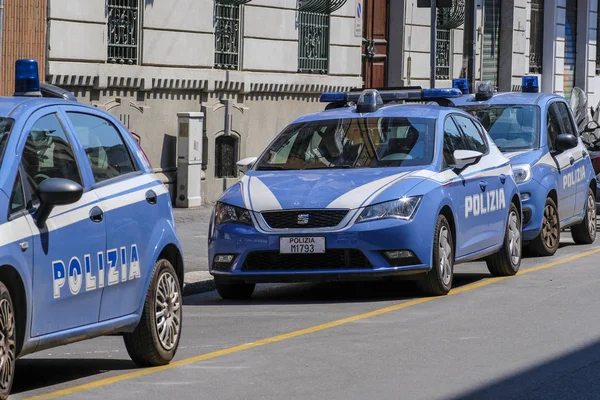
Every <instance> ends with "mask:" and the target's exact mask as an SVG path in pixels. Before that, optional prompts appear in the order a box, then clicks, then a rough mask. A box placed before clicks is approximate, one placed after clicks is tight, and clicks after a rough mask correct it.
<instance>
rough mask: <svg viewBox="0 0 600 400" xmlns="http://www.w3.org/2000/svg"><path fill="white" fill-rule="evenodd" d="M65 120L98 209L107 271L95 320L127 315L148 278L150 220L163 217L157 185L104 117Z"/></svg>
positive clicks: (82, 113) (78, 114)
mask: <svg viewBox="0 0 600 400" xmlns="http://www.w3.org/2000/svg"><path fill="white" fill-rule="evenodd" d="M65 115H66V116H67V118H68V120H69V123H70V124H71V126H72V128H73V130H74V132H75V135H76V136H77V138H78V140H79V142H80V143H81V144H82V146H83V147H84V149H85V152H86V154H87V161H86V167H87V168H88V170H89V171H90V173H91V174H92V176H93V180H94V188H95V190H96V191H97V192H98V196H99V198H100V201H101V204H102V207H103V209H104V220H105V222H106V228H107V240H106V246H107V252H106V262H107V268H108V270H107V271H108V272H107V284H106V286H105V287H104V291H103V294H102V303H101V306H100V321H105V320H109V319H112V318H117V317H121V316H124V315H129V314H132V313H134V312H135V311H137V310H138V308H139V306H140V304H141V299H143V298H144V289H145V282H147V280H148V277H149V275H150V274H151V273H152V267H153V263H149V262H148V261H147V260H146V258H145V256H146V255H148V254H151V253H152V251H151V250H152V249H151V246H152V241H151V238H152V235H153V234H154V235H156V234H159V232H155V229H154V228H155V226H157V224H156V221H158V220H159V219H160V218H161V217H164V215H161V214H160V210H164V209H165V208H164V207H163V204H161V201H159V200H158V199H157V192H158V186H160V185H162V183H161V182H160V181H157V179H156V177H153V176H151V175H147V174H144V173H143V172H142V170H141V169H140V166H139V165H138V163H137V162H136V161H135V159H134V157H133V156H132V154H131V150H130V148H129V146H128V145H127V141H126V140H125V139H124V135H125V134H127V133H126V132H124V131H121V130H120V129H119V128H118V127H117V126H116V125H115V124H114V123H113V122H112V121H110V119H109V118H107V117H106V116H105V115H103V114H101V113H95V112H94V111H91V110H89V109H87V108H86V109H84V108H78V107H71V108H68V109H65ZM128 139H131V140H133V139H132V138H128ZM164 198H165V197H164V196H162V198H161V200H162V199H164ZM165 204H166V203H165ZM155 241H156V240H155Z"/></svg>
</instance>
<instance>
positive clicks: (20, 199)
mask: <svg viewBox="0 0 600 400" xmlns="http://www.w3.org/2000/svg"><path fill="white" fill-rule="evenodd" d="M24 209H25V193H24V192H23V182H22V181H21V171H19V172H17V179H16V180H15V184H14V186H13V191H12V194H11V196H10V213H11V214H12V213H16V212H18V211H21V210H24Z"/></svg>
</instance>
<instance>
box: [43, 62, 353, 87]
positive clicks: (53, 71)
mask: <svg viewBox="0 0 600 400" xmlns="http://www.w3.org/2000/svg"><path fill="white" fill-rule="evenodd" d="M46 81H47V82H48V83H51V84H53V85H57V86H61V87H65V88H68V87H90V88H95V89H101V90H102V89H134V90H142V91H152V90H174V91H192V92H197V91H202V92H215V91H225V92H237V93H240V94H249V93H304V94H305V93H322V92H325V91H337V90H349V89H351V88H356V87H362V79H361V77H360V76H335V75H310V74H298V73H285V72H253V71H226V70H216V69H198V68H172V67H152V66H136V65H131V66H124V65H112V64H94V63H85V62H71V61H49V62H48V70H47V73H46Z"/></svg>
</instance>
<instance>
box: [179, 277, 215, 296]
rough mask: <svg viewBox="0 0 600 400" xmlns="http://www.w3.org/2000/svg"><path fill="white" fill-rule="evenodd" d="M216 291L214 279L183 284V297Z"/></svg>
mask: <svg viewBox="0 0 600 400" xmlns="http://www.w3.org/2000/svg"><path fill="white" fill-rule="evenodd" d="M215 289H216V286H215V280H214V279H212V278H211V279H204V280H200V281H197V282H189V283H184V284H183V297H186V296H192V295H195V294H200V293H205V292H212V291H213V290H215Z"/></svg>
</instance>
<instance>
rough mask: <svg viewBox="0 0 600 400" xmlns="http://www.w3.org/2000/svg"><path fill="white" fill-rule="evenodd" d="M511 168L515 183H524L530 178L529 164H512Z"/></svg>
mask: <svg viewBox="0 0 600 400" xmlns="http://www.w3.org/2000/svg"><path fill="white" fill-rule="evenodd" d="M512 170H513V177H514V178H515V182H517V183H524V182H527V181H528V180H530V179H531V166H530V165H529V164H520V165H514V166H513V167H512Z"/></svg>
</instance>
